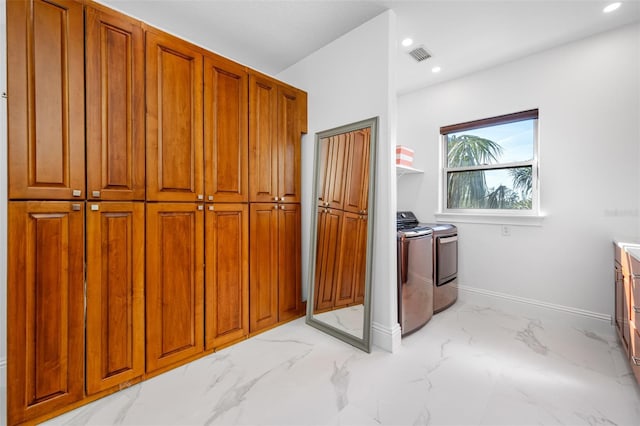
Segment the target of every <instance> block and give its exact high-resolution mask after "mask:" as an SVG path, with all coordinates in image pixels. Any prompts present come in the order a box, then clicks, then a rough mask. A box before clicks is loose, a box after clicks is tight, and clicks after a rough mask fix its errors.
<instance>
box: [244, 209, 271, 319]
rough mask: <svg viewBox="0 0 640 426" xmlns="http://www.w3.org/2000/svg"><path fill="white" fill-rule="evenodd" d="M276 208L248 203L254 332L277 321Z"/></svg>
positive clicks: (251, 306) (250, 298) (250, 315)
mask: <svg viewBox="0 0 640 426" xmlns="http://www.w3.org/2000/svg"><path fill="white" fill-rule="evenodd" d="M277 208H278V205H277V204H275V203H274V204H269V203H256V204H251V207H250V212H249V214H250V224H249V229H250V230H251V231H250V232H251V236H250V238H249V244H250V247H249V322H250V330H251V331H252V332H253V331H257V330H260V329H262V328H265V327H268V326H270V325H273V324H275V323H277V322H278V210H277Z"/></svg>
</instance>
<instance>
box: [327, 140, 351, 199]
mask: <svg viewBox="0 0 640 426" xmlns="http://www.w3.org/2000/svg"><path fill="white" fill-rule="evenodd" d="M347 142H348V138H347V134H344V133H343V134H340V135H335V136H333V137H332V138H331V140H330V148H329V168H328V171H327V173H328V174H329V179H328V185H327V194H328V195H327V203H326V204H325V205H326V206H327V207H329V208H332V209H340V210H342V209H343V207H344V193H345V183H346V178H347V173H346V167H347V148H348V143H347Z"/></svg>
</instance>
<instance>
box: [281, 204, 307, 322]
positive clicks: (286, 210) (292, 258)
mask: <svg viewBox="0 0 640 426" xmlns="http://www.w3.org/2000/svg"><path fill="white" fill-rule="evenodd" d="M300 239H301V233H300V204H280V210H279V211H278V320H279V321H286V320H288V319H290V318H295V317H296V316H298V315H299V314H300V307H301V305H302V297H301V296H300V292H301V287H302V273H301V259H300V257H301V254H300V245H301V242H300Z"/></svg>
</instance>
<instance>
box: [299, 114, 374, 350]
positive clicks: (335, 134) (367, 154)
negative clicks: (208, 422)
mask: <svg viewBox="0 0 640 426" xmlns="http://www.w3.org/2000/svg"><path fill="white" fill-rule="evenodd" d="M376 136H377V118H372V119H369V120H364V121H361V122H357V123H352V124H349V125H346V126H341V127H339V128H335V129H331V130H327V131H324V132H319V133H317V134H316V156H315V159H316V162H315V188H314V191H315V196H314V205H313V211H314V214H313V222H312V223H313V224H314V226H313V230H314V235H313V238H312V240H311V244H312V250H311V259H310V260H311V261H310V270H311V274H310V282H311V288H310V292H309V301H308V309H307V323H309V324H310V325H313V326H314V327H317V328H320V329H322V330H323V331H326V332H328V333H330V334H332V335H334V336H336V337H338V338H341V339H342V340H345V341H347V342H348V343H351V344H353V345H354V346H357V347H359V348H361V349H364V350H366V351H369V350H370V325H371V304H370V294H371V284H370V282H371V273H370V269H371V252H372V250H371V247H372V241H373V232H372V228H373V215H372V213H373V211H372V209H371V206H372V205H373V198H374V187H375V185H374V176H375V173H374V172H375V171H374V169H375V147H376Z"/></svg>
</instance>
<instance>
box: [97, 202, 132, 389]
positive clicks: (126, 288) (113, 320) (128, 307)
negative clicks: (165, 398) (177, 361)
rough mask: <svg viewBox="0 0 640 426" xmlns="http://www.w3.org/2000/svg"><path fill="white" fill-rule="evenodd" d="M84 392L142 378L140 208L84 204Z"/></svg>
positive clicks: (123, 204) (125, 203) (117, 204)
mask: <svg viewBox="0 0 640 426" xmlns="http://www.w3.org/2000/svg"><path fill="white" fill-rule="evenodd" d="M86 244H87V246H86V250H87V276H86V281H87V320H86V321H87V324H86V327H87V393H88V394H94V393H97V392H100V391H102V390H105V389H108V388H111V387H114V386H117V385H120V384H122V383H125V382H126V381H128V380H131V379H134V378H136V377H139V376H142V374H144V203H142V202H138V203H134V202H94V203H91V202H89V203H87V236H86Z"/></svg>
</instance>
